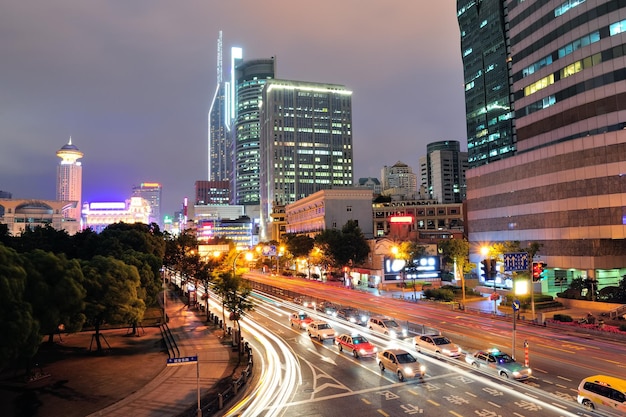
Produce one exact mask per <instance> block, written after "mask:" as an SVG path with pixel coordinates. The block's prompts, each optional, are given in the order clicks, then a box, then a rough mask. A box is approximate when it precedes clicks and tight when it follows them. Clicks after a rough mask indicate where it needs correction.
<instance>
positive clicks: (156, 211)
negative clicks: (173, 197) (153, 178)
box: [133, 182, 163, 227]
mask: <svg viewBox="0 0 626 417" xmlns="http://www.w3.org/2000/svg"><path fill="white" fill-rule="evenodd" d="M162 190H163V187H162V186H161V184H159V183H158V182H142V183H141V184H139V185H135V186H133V197H141V198H143V199H144V200H146V201H147V202H148V205H149V206H150V223H152V222H154V223H156V224H158V225H159V226H161V227H162V226H163V219H162V218H161V193H162Z"/></svg>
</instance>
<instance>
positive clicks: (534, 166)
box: [458, 0, 626, 293]
mask: <svg viewBox="0 0 626 417" xmlns="http://www.w3.org/2000/svg"><path fill="white" fill-rule="evenodd" d="M477 3H478V2H466V1H464V2H459V4H463V5H467V8H461V7H459V11H458V12H459V21H461V20H462V18H463V20H466V18H465V17H463V15H464V14H466V13H469V14H473V15H476V10H472V9H475V8H476V4H477ZM482 4H485V2H482ZM504 6H505V7H506V10H507V21H506V24H505V25H504V26H503V28H504V27H506V28H508V32H507V35H508V39H509V42H510V47H511V49H510V50H511V55H510V59H509V61H510V62H511V71H510V74H509V77H508V78H509V79H510V82H511V91H513V92H514V95H513V97H514V105H515V127H516V132H517V152H516V155H514V156H511V157H509V158H506V159H503V160H501V161H496V162H494V163H490V164H488V165H484V166H480V167H477V168H472V169H469V170H468V171H467V174H466V177H467V212H468V213H467V216H468V222H469V240H470V243H473V244H475V246H478V245H479V244H483V245H485V244H489V243H490V242H502V241H520V242H521V245H522V247H525V246H526V245H528V244H530V243H532V242H537V243H539V244H541V245H542V246H541V249H540V251H539V253H538V255H539V256H540V257H541V258H540V259H541V261H543V262H546V263H547V264H548V274H547V279H545V280H542V281H541V286H542V291H547V292H551V293H555V292H557V291H558V290H559V287H560V286H567V284H568V282H571V280H572V279H575V278H587V279H590V280H595V281H597V285H595V286H594V287H595V288H596V289H598V288H602V287H604V286H608V285H617V283H618V282H619V280H620V279H621V277H622V276H623V275H625V274H626V225H625V224H626V210H625V209H624V206H625V205H624V201H626V176H625V175H624V172H625V170H626V162H625V161H626V111H625V110H626V83H625V82H624V81H625V80H626V60H625V59H624V57H625V56H626V3H624V2H623V1H614V0H586V1H581V0H570V1H564V0H550V1H542V2H538V1H520V0H509V1H505V2H504ZM464 7H465V6H464ZM492 23H493V24H501V22H499V21H494V22H491V21H488V22H487V25H489V24H492ZM473 25H474V27H473V28H472V27H470V26H466V27H465V29H464V30H465V31H466V32H470V31H472V29H474V30H477V31H480V26H481V25H482V21H481V20H475V21H474V23H473ZM462 27H463V26H462ZM466 79H467V74H466ZM473 256H474V259H472V261H473V262H477V261H479V259H480V255H478V254H474V255H473Z"/></svg>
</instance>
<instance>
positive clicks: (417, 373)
mask: <svg viewBox="0 0 626 417" xmlns="http://www.w3.org/2000/svg"><path fill="white" fill-rule="evenodd" d="M376 360H377V362H378V366H379V368H380V370H381V372H384V371H385V369H389V370H390V371H391V372H393V373H395V374H396V375H398V380H399V381H404V380H405V379H406V378H424V374H425V373H426V367H425V366H424V365H422V364H421V363H419V362H418V360H417V359H415V357H414V356H413V355H411V354H410V353H409V352H407V351H406V350H403V349H388V350H383V351H381V352H378V355H376Z"/></svg>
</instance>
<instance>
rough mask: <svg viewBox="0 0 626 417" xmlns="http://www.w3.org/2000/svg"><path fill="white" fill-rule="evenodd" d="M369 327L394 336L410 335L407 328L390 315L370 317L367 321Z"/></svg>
mask: <svg viewBox="0 0 626 417" xmlns="http://www.w3.org/2000/svg"><path fill="white" fill-rule="evenodd" d="M367 328H368V329H370V330H373V331H376V332H378V333H382V334H384V335H386V336H389V337H392V338H397V337H406V336H407V335H408V332H407V330H406V329H405V328H403V327H400V325H399V324H398V322H396V321H395V320H394V319H390V318H388V317H370V319H369V321H368V322H367Z"/></svg>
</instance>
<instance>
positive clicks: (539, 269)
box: [533, 262, 548, 282]
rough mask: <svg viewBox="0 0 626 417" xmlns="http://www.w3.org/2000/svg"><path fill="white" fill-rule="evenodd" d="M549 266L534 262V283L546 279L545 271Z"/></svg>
mask: <svg viewBox="0 0 626 417" xmlns="http://www.w3.org/2000/svg"><path fill="white" fill-rule="evenodd" d="M546 266H548V264H547V263H544V262H533V282H537V281H541V278H545V277H544V275H543V270H544V269H545V267H546Z"/></svg>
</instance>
